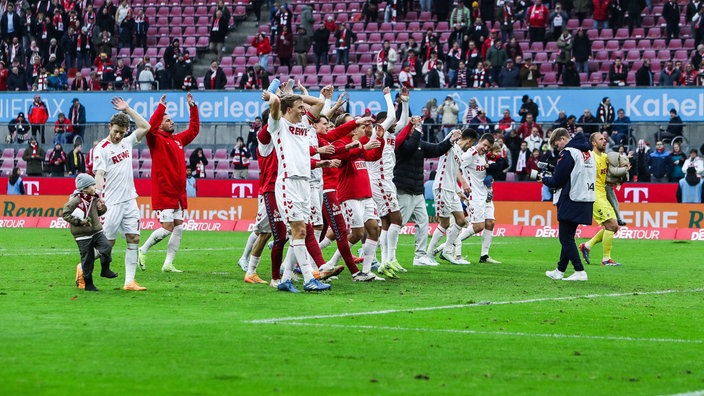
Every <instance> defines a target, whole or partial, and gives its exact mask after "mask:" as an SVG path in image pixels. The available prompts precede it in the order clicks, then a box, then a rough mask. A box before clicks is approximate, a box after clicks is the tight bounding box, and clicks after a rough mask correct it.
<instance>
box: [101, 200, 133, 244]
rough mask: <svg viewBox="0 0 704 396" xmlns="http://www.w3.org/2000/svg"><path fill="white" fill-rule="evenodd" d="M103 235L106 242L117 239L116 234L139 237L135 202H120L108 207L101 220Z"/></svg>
mask: <svg viewBox="0 0 704 396" xmlns="http://www.w3.org/2000/svg"><path fill="white" fill-rule="evenodd" d="M102 220H103V233H104V234H105V237H106V238H107V239H108V241H114V240H116V239H117V234H118V233H119V234H120V236H123V237H124V236H125V234H134V235H139V207H137V200H136V199H130V200H129V201H125V202H120V203H119V204H112V205H108V211H107V212H105V215H104V216H103V218H102Z"/></svg>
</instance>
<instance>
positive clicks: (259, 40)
mask: <svg viewBox="0 0 704 396" xmlns="http://www.w3.org/2000/svg"><path fill="white" fill-rule="evenodd" d="M252 47H254V48H256V49H257V56H258V57H259V64H260V65H261V66H262V67H263V68H264V69H268V68H269V54H270V53H271V43H269V38H268V37H266V36H265V35H264V34H263V33H257V35H256V36H255V37H254V39H253V40H252Z"/></svg>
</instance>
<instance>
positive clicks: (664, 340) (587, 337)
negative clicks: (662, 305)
mask: <svg viewBox="0 0 704 396" xmlns="http://www.w3.org/2000/svg"><path fill="white" fill-rule="evenodd" d="M286 324H287V325H294V326H313V327H333V328H345V329H364V330H390V331H417V332H425V333H451V334H473V335H492V336H494V335H499V336H508V337H540V338H577V339H580V340H607V341H633V342H661V343H675V344H704V341H703V340H686V339H680V338H638V337H625V336H595V335H582V334H558V333H525V332H511V331H482V330H456V329H431V328H423V327H411V328H409V327H392V326H366V325H352V326H350V325H341V324H327V323H303V322H288V323H286ZM682 395H688V396H689V395H690V394H689V393H687V394H682ZM673 396H679V395H673ZM697 396H701V395H697Z"/></svg>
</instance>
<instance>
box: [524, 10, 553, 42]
mask: <svg viewBox="0 0 704 396" xmlns="http://www.w3.org/2000/svg"><path fill="white" fill-rule="evenodd" d="M549 13H550V10H548V8H547V7H546V6H544V5H543V2H542V0H535V2H534V4H533V5H532V6H530V7H528V10H527V11H526V21H527V22H528V35H529V40H530V42H531V44H532V43H534V42H536V41H538V42H541V43H544V42H545V31H546V28H547V26H548V16H549Z"/></svg>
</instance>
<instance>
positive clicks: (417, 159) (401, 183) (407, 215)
mask: <svg viewBox="0 0 704 396" xmlns="http://www.w3.org/2000/svg"><path fill="white" fill-rule="evenodd" d="M422 122H423V121H422V119H421V117H411V122H410V124H409V125H407V126H406V128H413V129H412V130H411V131H410V132H409V134H408V136H407V137H406V138H405V139H398V140H397V141H396V166H395V167H394V184H395V185H396V190H397V191H398V201H399V205H400V206H401V216H402V217H403V219H402V220H403V221H402V223H401V224H406V223H407V222H408V221H409V220H410V219H411V217H413V219H414V221H415V223H416V236H415V238H416V242H415V246H416V251H415V256H414V258H413V265H421V266H435V265H437V263H436V262H435V260H433V259H432V258H431V257H428V255H427V254H426V249H427V247H428V212H427V210H426V208H425V198H424V197H423V182H424V181H425V180H424V175H423V165H424V163H425V159H426V158H437V157H440V156H441V155H443V154H445V153H446V152H448V151H449V150H450V148H452V145H453V144H454V142H455V141H456V140H457V139H458V136H453V135H450V136H452V137H451V138H448V139H445V140H444V141H442V142H441V143H437V144H433V143H428V142H426V141H423V140H421V137H422V135H423V130H422V128H421V125H422ZM456 135H457V134H456ZM399 136H403V131H402V132H401V133H399Z"/></svg>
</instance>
